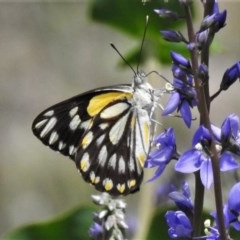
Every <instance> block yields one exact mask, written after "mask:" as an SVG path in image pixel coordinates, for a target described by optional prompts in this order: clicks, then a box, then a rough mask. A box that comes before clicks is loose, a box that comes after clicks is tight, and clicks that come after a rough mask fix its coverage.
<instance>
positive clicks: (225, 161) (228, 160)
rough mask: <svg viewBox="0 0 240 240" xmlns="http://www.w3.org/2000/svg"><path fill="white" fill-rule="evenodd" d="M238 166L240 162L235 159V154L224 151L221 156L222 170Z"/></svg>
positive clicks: (229, 169)
mask: <svg viewBox="0 0 240 240" xmlns="http://www.w3.org/2000/svg"><path fill="white" fill-rule="evenodd" d="M237 168H238V163H237V162H236V161H235V159H234V158H233V156H232V155H231V154H230V153H228V152H224V153H223V154H222V156H221V158H220V170H221V171H222V172H224V171H231V170H234V169H237Z"/></svg>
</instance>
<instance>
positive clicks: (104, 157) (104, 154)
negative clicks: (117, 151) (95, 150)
mask: <svg viewBox="0 0 240 240" xmlns="http://www.w3.org/2000/svg"><path fill="white" fill-rule="evenodd" d="M107 155H108V152H107V147H106V146H105V145H104V146H103V147H102V148H101V150H100V151H99V155H98V159H99V164H100V165H101V166H102V167H103V166H104V165H105V163H106V160H107Z"/></svg>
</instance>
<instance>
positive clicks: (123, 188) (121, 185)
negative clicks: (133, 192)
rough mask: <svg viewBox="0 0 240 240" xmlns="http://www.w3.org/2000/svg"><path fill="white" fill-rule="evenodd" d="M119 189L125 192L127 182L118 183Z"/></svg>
mask: <svg viewBox="0 0 240 240" xmlns="http://www.w3.org/2000/svg"><path fill="white" fill-rule="evenodd" d="M117 190H118V191H119V192H120V193H123V192H124V190H125V184H124V183H123V184H120V183H119V184H118V185H117Z"/></svg>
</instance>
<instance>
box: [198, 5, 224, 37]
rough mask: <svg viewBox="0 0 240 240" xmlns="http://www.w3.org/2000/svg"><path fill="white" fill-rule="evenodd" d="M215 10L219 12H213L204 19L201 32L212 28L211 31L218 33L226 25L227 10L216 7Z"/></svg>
mask: <svg viewBox="0 0 240 240" xmlns="http://www.w3.org/2000/svg"><path fill="white" fill-rule="evenodd" d="M214 10H217V12H213V14H212V15H208V16H206V17H205V18H204V19H203V21H202V23H201V27H200V31H199V32H202V31H205V30H207V29H210V31H211V32H213V33H216V32H218V31H219V30H220V29H221V28H223V27H224V26H225V22H226V17H227V11H226V10H224V11H222V12H219V11H218V9H217V8H214Z"/></svg>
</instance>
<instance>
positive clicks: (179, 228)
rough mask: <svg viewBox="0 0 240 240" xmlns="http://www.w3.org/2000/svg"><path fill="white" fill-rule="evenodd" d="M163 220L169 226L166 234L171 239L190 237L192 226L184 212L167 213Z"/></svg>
mask: <svg viewBox="0 0 240 240" xmlns="http://www.w3.org/2000/svg"><path fill="white" fill-rule="evenodd" d="M165 219H166V222H167V224H168V226H169V229H168V234H169V236H170V237H171V238H184V237H191V234H192V226H191V223H190V220H189V219H188V217H187V216H186V214H185V213H184V212H182V211H167V213H166V214H165Z"/></svg>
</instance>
